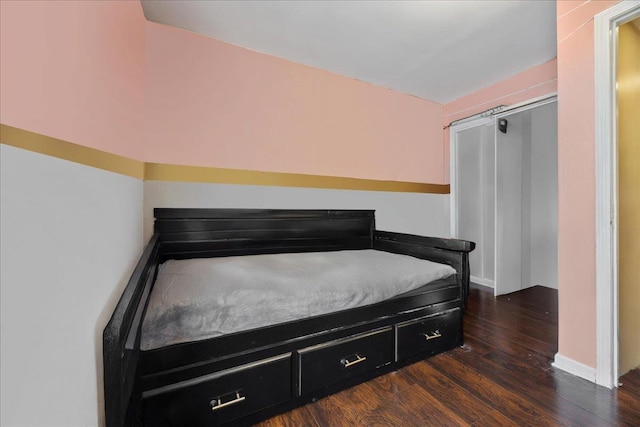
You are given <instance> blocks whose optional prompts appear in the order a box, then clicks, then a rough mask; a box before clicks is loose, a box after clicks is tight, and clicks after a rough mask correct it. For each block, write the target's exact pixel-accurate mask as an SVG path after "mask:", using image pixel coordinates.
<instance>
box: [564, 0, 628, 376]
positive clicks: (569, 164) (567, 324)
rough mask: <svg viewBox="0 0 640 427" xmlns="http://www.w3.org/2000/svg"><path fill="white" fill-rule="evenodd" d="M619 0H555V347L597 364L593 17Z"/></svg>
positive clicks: (586, 361) (578, 360) (577, 358)
mask: <svg viewBox="0 0 640 427" xmlns="http://www.w3.org/2000/svg"><path fill="white" fill-rule="evenodd" d="M616 3H617V1H592V2H581V3H578V2H563V1H559V2H558V3H557V15H558V197H559V207H558V210H559V212H558V299H559V307H558V310H559V326H558V347H559V348H558V352H559V353H560V354H561V355H563V356H565V357H568V358H570V359H573V360H575V361H577V362H580V363H583V364H585V365H587V366H591V367H595V364H596V338H595V337H596V289H595V282H596V279H595V157H594V155H595V154H594V153H595V101H594V99H595V80H594V24H593V17H594V15H596V14H598V13H599V12H601V11H603V10H605V9H607V8H609V7H610V6H613V5H614V4H616Z"/></svg>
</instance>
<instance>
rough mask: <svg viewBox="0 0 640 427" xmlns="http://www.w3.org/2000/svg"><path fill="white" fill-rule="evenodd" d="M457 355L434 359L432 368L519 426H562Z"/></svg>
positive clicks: (440, 356) (431, 362)
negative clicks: (460, 359)
mask: <svg viewBox="0 0 640 427" xmlns="http://www.w3.org/2000/svg"><path fill="white" fill-rule="evenodd" d="M457 355H458V353H446V354H442V355H438V356H436V357H433V358H431V359H430V360H429V364H431V365H432V366H434V367H436V368H437V369H438V370H439V371H440V372H442V373H443V374H445V375H446V376H447V377H449V378H450V379H451V380H453V381H455V382H457V383H458V384H459V385H460V386H461V387H463V388H464V389H466V390H467V391H468V392H469V393H471V394H473V395H474V396H476V397H477V398H479V399H481V400H482V401H483V402H485V403H486V404H489V405H490V406H491V407H493V408H494V409H496V410H498V411H500V412H501V413H503V414H508V417H509V418H510V419H513V420H514V421H515V422H517V423H518V425H530V426H535V425H538V426H541V425H545V426H552V425H559V424H560V423H559V422H558V420H556V419H555V418H553V416H550V415H549V414H546V413H545V412H544V411H542V410H540V409H539V408H537V407H536V406H535V405H534V404H532V403H531V402H530V401H528V400H527V399H524V398H521V397H520V396H519V395H517V394H516V393H514V392H512V391H510V390H508V389H507V388H505V387H502V386H501V385H500V384H498V383H497V382H495V381H492V380H490V379H489V378H487V377H485V376H483V375H481V374H480V373H478V372H477V371H475V370H474V369H473V368H471V367H469V366H467V365H466V364H464V363H462V362H460V361H459V360H458V359H457V358H456V356H457Z"/></svg>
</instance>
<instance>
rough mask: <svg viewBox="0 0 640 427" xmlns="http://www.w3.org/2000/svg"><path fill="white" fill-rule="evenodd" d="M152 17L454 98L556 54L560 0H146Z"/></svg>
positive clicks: (442, 99) (431, 96)
mask: <svg viewBox="0 0 640 427" xmlns="http://www.w3.org/2000/svg"><path fill="white" fill-rule="evenodd" d="M142 6H143V10H144V13H145V16H146V18H147V19H148V20H150V21H154V22H159V23H163V24H168V25H172V26H175V27H179V28H183V29H186V30H189V31H193V32H196V33H200V34H203V35H206V36H209V37H213V38H215V39H218V40H223V41H225V42H228V43H232V44H235V45H239V46H243V47H246V48H249V49H252V50H255V51H258V52H263V53H266V54H269V55H274V56H277V57H281V58H285V59H288V60H291V61H294V62H298V63H301V64H306V65H310V66H312V67H317V68H321V69H324V70H328V71H331V72H333V73H336V74H341V75H344V76H349V77H353V78H356V79H359V80H363V81H366V82H370V83H373V84H375V85H378V86H383V87H386V88H390V89H393V90H395V91H399V92H404V93H409V94H412V95H415V96H419V97H421V98H424V99H428V100H432V101H436V102H439V103H443V104H444V103H447V102H450V101H453V100H455V99H457V98H459V97H461V96H463V95H466V94H468V93H471V92H473V91H476V90H478V89H480V88H482V87H485V86H488V85H490V84H492V83H495V82H498V81H500V80H503V79H504V78H506V77H509V76H512V75H514V74H516V73H519V72H521V71H524V70H526V69H528V68H531V67H533V66H535V65H539V64H542V63H544V62H546V61H548V60H551V59H553V58H554V57H555V56H556V2H555V1H545V0H529V1H516V0H511V1H508V0H499V1H489V0H476V1H461V0H453V1H433V0H431V1H330V0H326V1H201V0H199V1H192V0H177V1H176V0H164V1H157V0H142Z"/></svg>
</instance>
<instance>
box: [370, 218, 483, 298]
mask: <svg viewBox="0 0 640 427" xmlns="http://www.w3.org/2000/svg"><path fill="white" fill-rule="evenodd" d="M475 247H476V244H475V243H474V242H469V241H466V240H459V239H443V238H439V237H423V236H416V235H413V234H403V233H391V232H388V231H378V230H375V231H374V233H373V248H374V249H377V250H381V251H386V252H393V253H397V254H404V255H411V256H414V257H416V258H422V259H426V260H429V261H434V262H439V263H442V264H448V265H450V266H451V267H453V268H455V269H456V273H457V281H458V285H459V286H460V300H461V306H462V308H465V307H466V306H467V295H469V279H470V277H471V272H470V269H469V252H471V251H473V250H474V249H475Z"/></svg>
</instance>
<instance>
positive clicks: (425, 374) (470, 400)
mask: <svg viewBox="0 0 640 427" xmlns="http://www.w3.org/2000/svg"><path fill="white" fill-rule="evenodd" d="M398 374H399V375H401V376H403V377H404V378H407V379H408V380H409V381H410V382H412V383H414V384H416V385H419V386H420V387H422V388H424V389H425V390H427V391H428V392H429V393H430V394H432V395H433V396H434V397H435V398H436V399H438V400H439V401H440V402H442V404H443V405H444V406H445V407H446V408H447V410H448V411H450V412H453V413H457V414H458V416H459V417H460V418H462V419H463V420H464V421H465V422H467V423H469V424H473V423H474V422H477V421H479V420H481V419H482V418H484V417H486V414H487V413H488V412H491V411H493V408H492V407H491V406H489V405H486V404H485V403H484V402H482V400H480V399H478V398H476V397H475V396H474V395H472V394H470V393H468V392H467V391H466V389H464V388H462V387H460V386H459V385H458V384H457V383H455V382H454V381H452V380H450V379H449V378H448V377H447V376H446V375H444V374H442V373H441V372H439V371H438V370H436V369H435V368H434V367H433V366H431V365H429V364H428V363H427V362H419V363H415V364H413V365H411V366H408V367H407V368H406V369H403V370H401V371H400V372H399V373H398Z"/></svg>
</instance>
